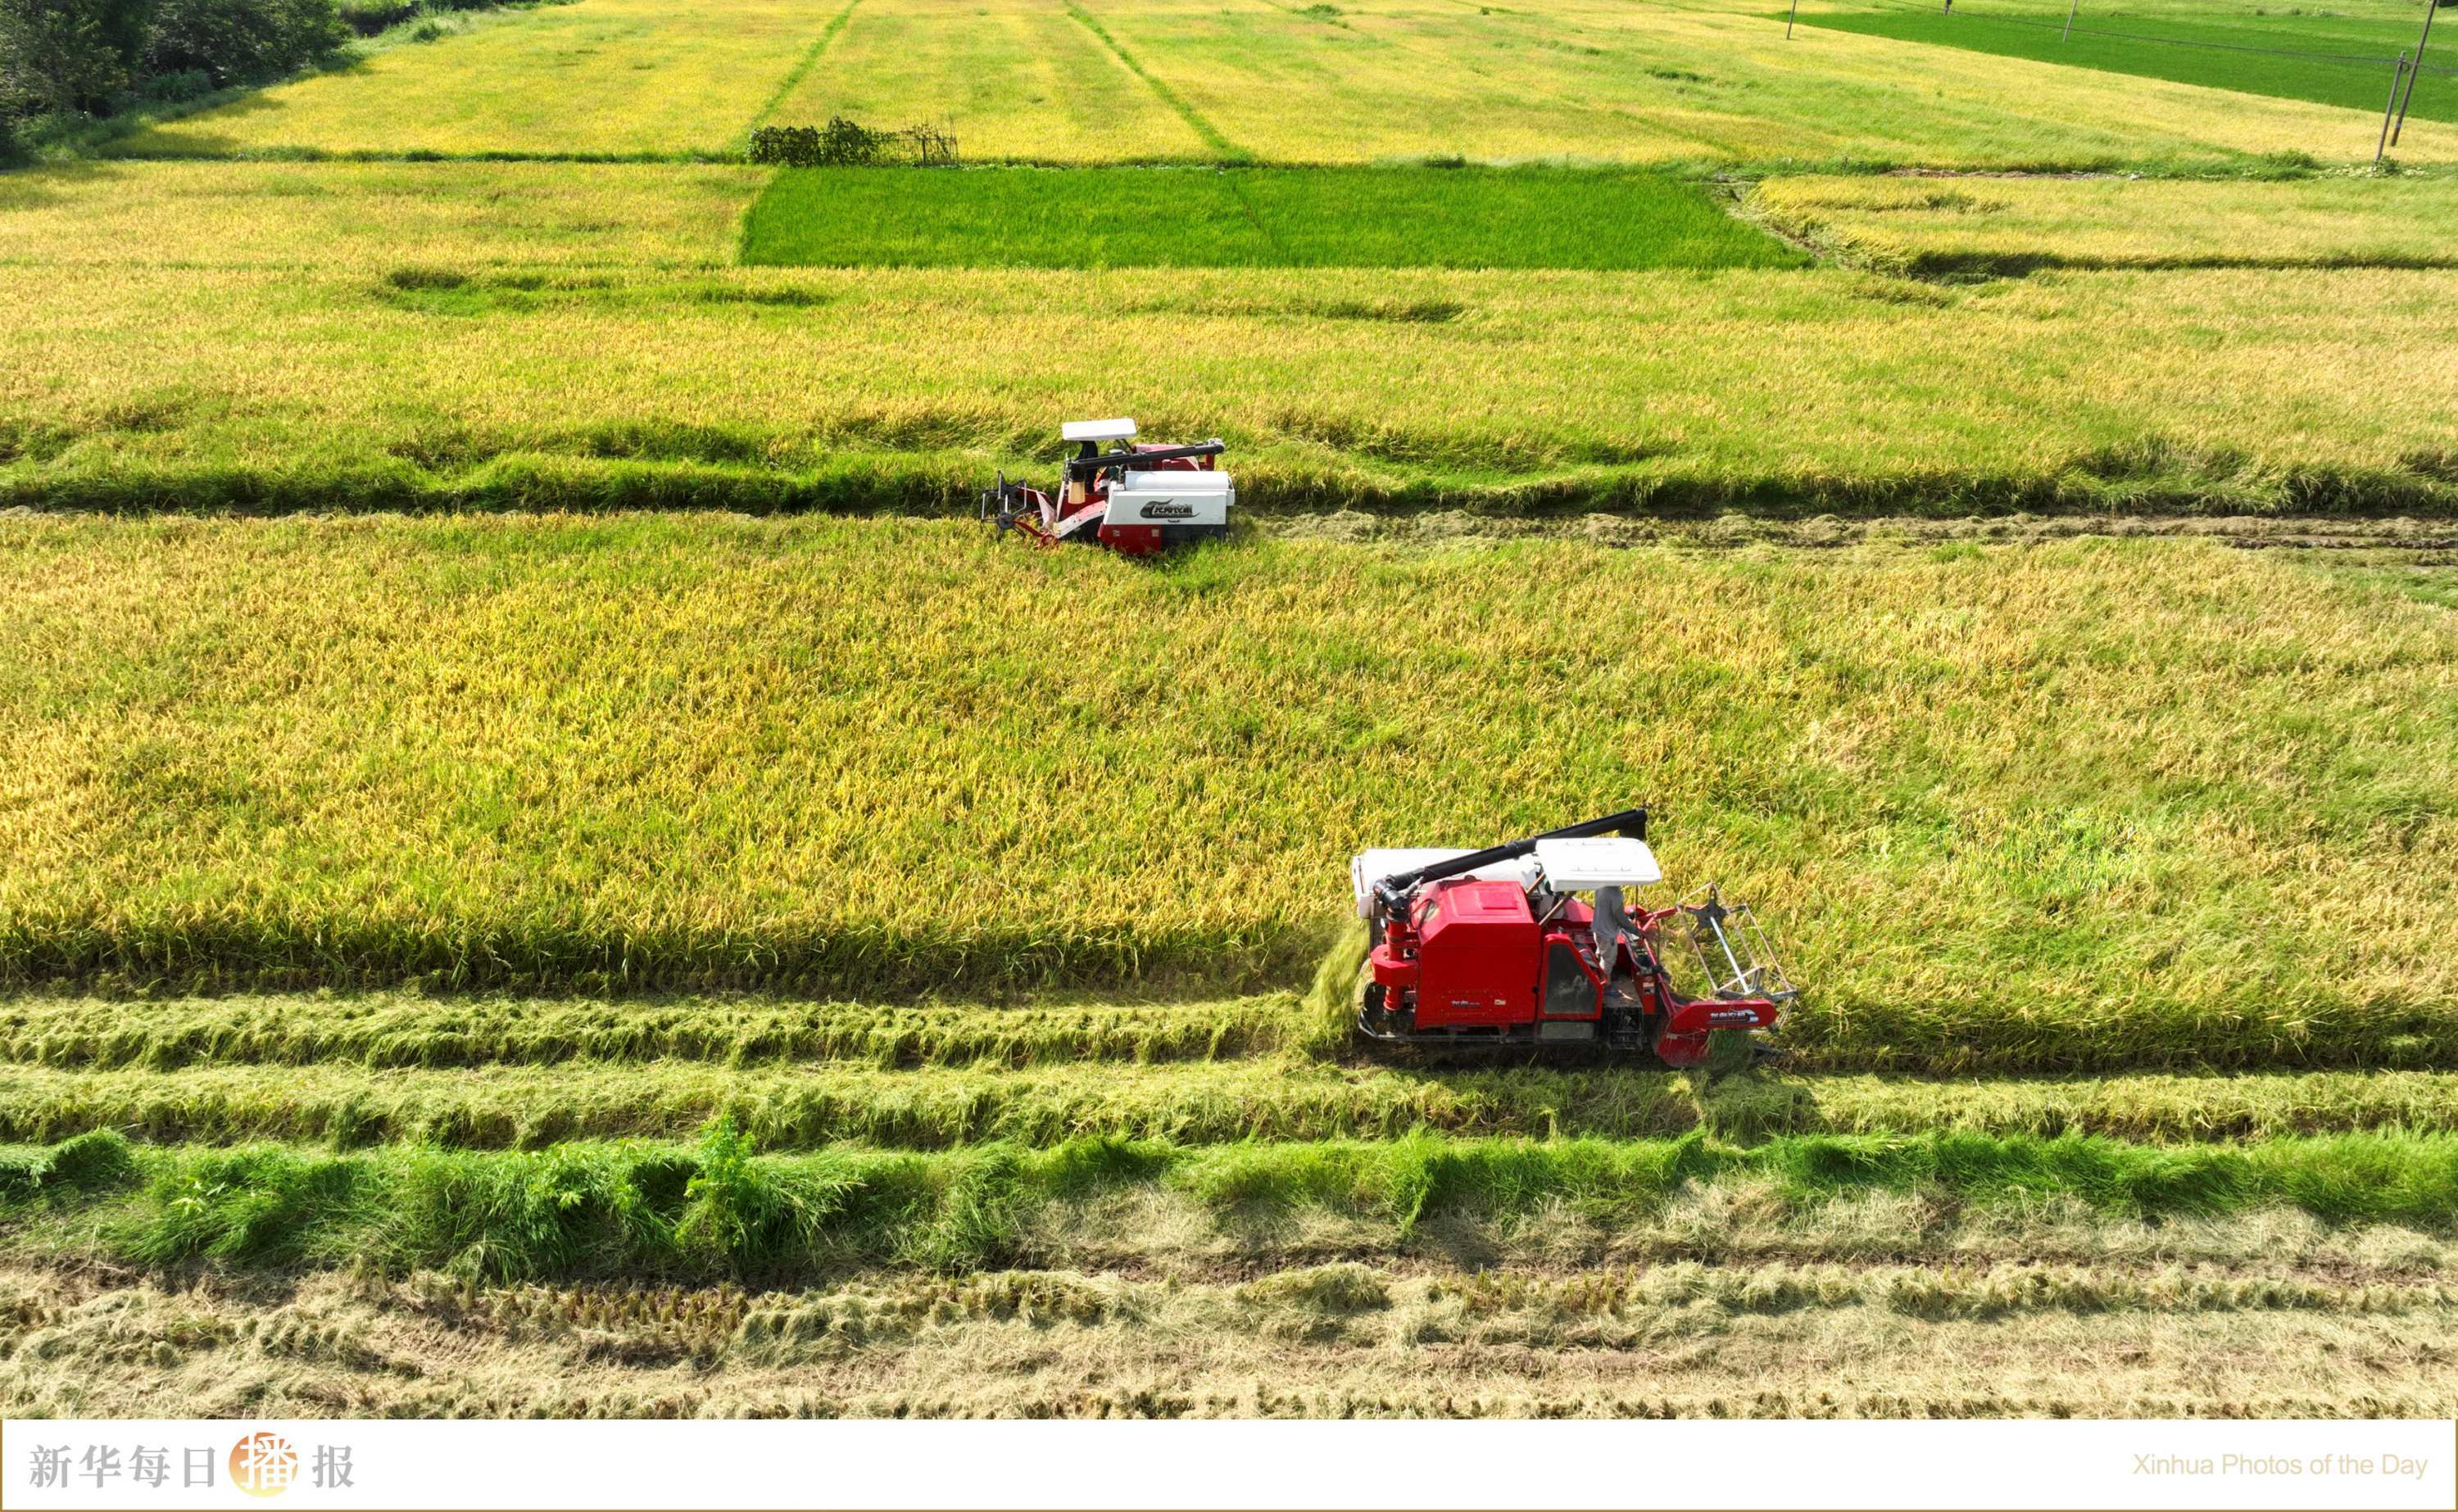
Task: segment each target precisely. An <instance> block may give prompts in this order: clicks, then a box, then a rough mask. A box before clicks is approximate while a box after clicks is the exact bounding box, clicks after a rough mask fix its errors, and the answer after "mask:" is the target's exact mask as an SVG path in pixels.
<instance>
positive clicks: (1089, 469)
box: [981, 420, 1238, 556]
mask: <svg viewBox="0 0 2458 1512" xmlns="http://www.w3.org/2000/svg"><path fill="white" fill-rule="evenodd" d="M1058 434H1059V435H1060V436H1061V437H1062V438H1064V439H1065V440H1067V441H1070V442H1073V443H1074V444H1075V445H1076V447H1077V450H1076V453H1075V455H1074V456H1072V457H1070V458H1068V459H1067V466H1066V468H1065V470H1064V471H1063V472H1062V473H1061V474H1060V475H1059V479H1058V487H1057V489H1056V491H1055V492H1054V493H1045V492H1043V491H1042V490H1041V489H1039V488H1035V487H1031V486H1030V485H1027V484H1022V483H1010V482H1009V481H1008V478H1007V474H1006V473H1004V472H1002V473H1000V474H999V480H998V485H997V487H993V488H991V489H989V491H988V492H986V493H984V494H983V495H982V503H981V516H982V518H983V519H985V520H989V521H992V522H994V523H996V525H997V526H998V531H999V533H1000V534H1002V535H1004V534H1006V533H1007V532H1008V531H1010V530H1013V531H1015V532H1016V533H1017V534H1018V535H1021V536H1023V537H1024V538H1025V539H1026V540H1028V541H1031V543H1032V544H1033V545H1035V546H1056V545H1057V544H1058V543H1059V542H1061V541H1076V542H1082V543H1085V544H1088V545H1097V546H1106V547H1108V548H1109V549H1111V550H1113V551H1117V552H1121V553H1123V554H1125V555H1128V556H1158V555H1159V554H1160V553H1161V552H1163V551H1166V550H1168V549H1170V548H1171V547H1174V546H1183V545H1186V544H1187V543H1189V542H1193V541H1203V540H1212V539H1216V538H1218V537H1220V536H1224V535H1227V534H1228V533H1229V507H1230V506H1231V505H1232V504H1235V503H1236V502H1237V500H1238V489H1237V487H1236V486H1235V485H1233V484H1232V483H1231V482H1230V481H1229V475H1228V474H1227V473H1225V472H1222V471H1220V470H1219V467H1218V466H1215V465H1214V462H1213V459H1214V458H1216V457H1218V456H1219V455H1220V454H1221V453H1222V452H1224V451H1226V450H1228V449H1229V448H1228V446H1227V445H1225V444H1224V443H1222V442H1220V441H1219V440H1217V439H1216V440H1212V441H1199V442H1197V443H1196V444H1195V445H1191V446H1128V445H1122V446H1119V447H1118V448H1117V449H1115V450H1113V451H1103V450H1102V449H1101V443H1103V442H1105V441H1114V442H1128V441H1133V440H1134V439H1135V422H1134V421H1132V420H1071V421H1069V422H1067V424H1065V425H1061V426H1059V427H1058Z"/></svg>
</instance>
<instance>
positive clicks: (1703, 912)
mask: <svg viewBox="0 0 2458 1512" xmlns="http://www.w3.org/2000/svg"><path fill="white" fill-rule="evenodd" d="M1662 880H1663V874H1662V872H1661V870H1660V869H1659V868H1658V867H1657V865H1656V853H1655V852H1654V851H1653V850H1652V849H1650V848H1649V845H1648V841H1647V810H1646V809H1645V808H1644V807H1640V808H1632V809H1624V810H1622V811H1621V812H1620V813H1617V814H1609V815H1606V816H1605V817H1604V818H1594V819H1590V820H1588V821H1586V822H1585V823H1581V824H1572V825H1567V826H1565V827H1563V828H1561V829H1557V830H1548V831H1546V832H1545V833H1543V834H1541V835H1535V836H1531V837H1530V838H1528V839H1521V840H1512V841H1510V843H1508V844H1504V845H1494V846H1489V847H1488V848H1486V849H1484V850H1478V851H1466V850H1378V851H1366V852H1364V853H1362V854H1360V855H1359V856H1358V857H1357V858H1355V860H1352V861H1351V862H1350V881H1351V886H1352V890H1353V892H1354V894H1355V899H1356V903H1357V909H1358V912H1359V914H1360V915H1361V916H1362V917H1364V919H1365V921H1366V922H1367V924H1368V926H1369V927H1370V928H1371V930H1372V931H1373V935H1374V943H1373V948H1372V951H1371V952H1370V954H1369V955H1368V956H1367V958H1366V962H1365V964H1364V967H1363V968H1361V970H1360V972H1359V979H1358V991H1357V1029H1358V1032H1359V1033H1360V1034H1361V1035H1363V1036H1364V1038H1365V1039H1367V1040H1369V1041H1371V1042H1373V1043H1376V1044H1378V1045H1406V1046H1443V1047H1448V1048H1453V1049H1509V1048H1514V1047H1526V1046H1543V1047H1548V1048H1550V1047H1554V1046H1602V1047H1607V1048H1613V1049H1619V1050H1631V1051H1638V1052H1642V1053H1647V1054H1652V1055H1654V1056H1655V1057H1656V1059H1658V1060H1661V1061H1662V1062H1664V1063H1665V1064H1666V1065H1668V1066H1695V1065H1697V1064H1698V1062H1700V1061H1701V1060H1704V1059H1705V1058H1706V1055H1707V1049H1708V1044H1709V1038H1710V1036H1712V1035H1713V1034H1714V1033H1715V1032H1716V1031H1717V1030H1719V1029H1726V1030H1739V1031H1742V1032H1757V1031H1760V1030H1764V1029H1767V1028H1770V1027H1772V1026H1773V1025H1774V1024H1775V1022H1776V1019H1777V1016H1778V1015H1779V1013H1780V1012H1781V1007H1782V1005H1784V1004H1786V1003H1789V1002H1791V1001H1792V999H1793V998H1794V997H1796V996H1797V995H1798V994H1797V992H1796V991H1795V989H1794V988H1793V986H1792V984H1791V983H1790V981H1789V980H1788V979H1786V977H1785V976H1784V974H1783V970H1782V967H1781V965H1779V964H1778V963H1777V962H1776V958H1775V953H1774V950H1773V948H1772V946H1771V945H1770V944H1769V943H1768V942H1767V939H1766V935H1765V931H1764V930H1763V929H1762V928H1760V925H1759V923H1758V921H1757V919H1756V916H1755V915H1754V914H1753V913H1752V912H1751V910H1750V909H1749V907H1748V906H1747V905H1746V904H1726V903H1725V902H1724V901H1723V900H1722V898H1721V897H1720V896H1719V893H1718V892H1717V890H1716V889H1715V888H1713V887H1710V888H1709V889H1708V890H1707V891H1706V892H1705V894H1703V895H1702V896H1700V897H1699V898H1698V900H1696V901H1684V902H1678V903H1674V904H1671V905H1669V906H1666V907H1663V908H1656V909H1647V908H1638V909H1633V908H1631V907H1630V906H1629V905H1628V903H1627V902H1626V901H1625V894H1626V892H1627V891H1629V890H1630V889H1633V888H1638V887H1647V886H1653V885H1655V884H1656V883H1657V882H1660V881H1662ZM1582 895H1585V896H1584V897H1583V896H1582ZM1684 981H1686V982H1687V983H1688V985H1689V987H1690V988H1692V989H1694V990H1685V989H1684V986H1683V983H1684Z"/></svg>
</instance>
